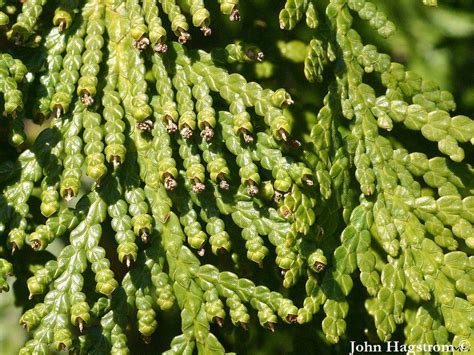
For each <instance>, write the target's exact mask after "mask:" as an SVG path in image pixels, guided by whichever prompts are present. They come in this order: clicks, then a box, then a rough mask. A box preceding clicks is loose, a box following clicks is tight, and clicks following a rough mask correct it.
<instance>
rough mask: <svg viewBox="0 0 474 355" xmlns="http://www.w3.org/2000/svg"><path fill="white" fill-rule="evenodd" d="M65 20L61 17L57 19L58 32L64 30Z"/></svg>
mask: <svg viewBox="0 0 474 355" xmlns="http://www.w3.org/2000/svg"><path fill="white" fill-rule="evenodd" d="M66 25H67V23H66V20H65V19H63V18H62V19H61V20H59V25H58V28H59V32H64V30H65V29H66Z"/></svg>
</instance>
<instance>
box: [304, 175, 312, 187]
mask: <svg viewBox="0 0 474 355" xmlns="http://www.w3.org/2000/svg"><path fill="white" fill-rule="evenodd" d="M301 180H302V181H303V183H304V184H305V185H307V186H314V180H313V179H312V178H311V177H310V176H309V175H305V176H303V178H302V179H301Z"/></svg>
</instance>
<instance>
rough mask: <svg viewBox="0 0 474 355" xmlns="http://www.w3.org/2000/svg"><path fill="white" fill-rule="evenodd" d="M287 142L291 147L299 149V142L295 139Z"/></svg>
mask: <svg viewBox="0 0 474 355" xmlns="http://www.w3.org/2000/svg"><path fill="white" fill-rule="evenodd" d="M288 144H289V145H290V147H291V148H293V149H299V148H300V147H301V142H300V141H299V140H297V139H291V140H290V141H289V142H288Z"/></svg>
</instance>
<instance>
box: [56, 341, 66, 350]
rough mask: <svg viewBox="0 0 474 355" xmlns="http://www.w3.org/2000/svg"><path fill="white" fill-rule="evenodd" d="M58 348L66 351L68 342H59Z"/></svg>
mask: <svg viewBox="0 0 474 355" xmlns="http://www.w3.org/2000/svg"><path fill="white" fill-rule="evenodd" d="M58 348H59V350H60V351H64V350H66V344H64V343H59V346H58Z"/></svg>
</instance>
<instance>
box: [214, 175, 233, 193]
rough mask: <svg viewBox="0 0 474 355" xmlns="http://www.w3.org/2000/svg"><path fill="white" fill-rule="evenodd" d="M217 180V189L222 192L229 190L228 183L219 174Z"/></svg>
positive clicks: (223, 176)
mask: <svg viewBox="0 0 474 355" xmlns="http://www.w3.org/2000/svg"><path fill="white" fill-rule="evenodd" d="M217 178H218V180H219V188H221V189H222V190H229V188H230V185H229V182H228V181H227V180H226V178H225V175H224V174H219V175H218V176H217Z"/></svg>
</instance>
